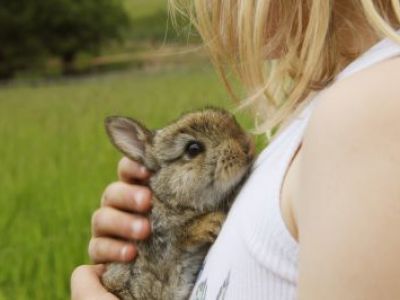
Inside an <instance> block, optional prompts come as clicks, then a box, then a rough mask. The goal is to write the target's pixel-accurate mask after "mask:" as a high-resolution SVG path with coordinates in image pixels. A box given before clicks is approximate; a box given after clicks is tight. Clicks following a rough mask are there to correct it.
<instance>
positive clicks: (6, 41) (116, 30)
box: [0, 0, 129, 78]
mask: <svg viewBox="0 0 400 300" xmlns="http://www.w3.org/2000/svg"><path fill="white" fill-rule="evenodd" d="M128 26H129V16H128V15H127V14H126V12H125V10H124V6H123V3H122V2H121V0H40V1H36V0H0V45H1V48H0V78H1V77H3V78H6V77H10V76H12V75H13V73H14V71H15V70H18V69H22V68H24V67H27V66H31V65H32V63H33V62H38V61H40V58H43V57H44V56H45V55H46V54H50V55H55V56H58V57H60V58H61V59H62V61H63V63H64V71H65V73H68V72H70V71H72V69H73V62H74V59H75V57H76V55H77V54H78V53H79V52H82V51H86V52H98V51H99V50H100V47H101V46H102V45H104V44H105V43H107V42H108V41H110V40H114V39H118V38H121V34H122V30H123V29H124V28H127V27H128Z"/></svg>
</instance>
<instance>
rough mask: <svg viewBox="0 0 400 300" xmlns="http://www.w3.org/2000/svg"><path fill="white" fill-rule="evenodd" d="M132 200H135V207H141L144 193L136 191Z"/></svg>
mask: <svg viewBox="0 0 400 300" xmlns="http://www.w3.org/2000/svg"><path fill="white" fill-rule="evenodd" d="M134 199H135V202H136V205H137V206H139V207H141V206H142V203H143V201H144V193H143V192H141V191H137V192H136V194H135V198H134Z"/></svg>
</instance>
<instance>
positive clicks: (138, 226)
mask: <svg viewBox="0 0 400 300" xmlns="http://www.w3.org/2000/svg"><path fill="white" fill-rule="evenodd" d="M143 227H144V224H143V221H139V220H136V221H134V222H133V223H132V231H133V234H134V235H137V234H141V233H142V231H143Z"/></svg>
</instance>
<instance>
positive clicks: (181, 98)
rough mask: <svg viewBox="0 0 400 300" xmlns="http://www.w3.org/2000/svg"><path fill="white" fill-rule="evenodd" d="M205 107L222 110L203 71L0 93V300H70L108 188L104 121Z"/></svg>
mask: <svg viewBox="0 0 400 300" xmlns="http://www.w3.org/2000/svg"><path fill="white" fill-rule="evenodd" d="M206 104H213V105H222V106H225V107H227V106H228V100H227V96H226V94H225V92H224V91H223V88H222V85H221V84H220V83H219V81H218V80H217V78H216V76H215V75H214V73H213V71H212V69H211V68H210V67H201V68H200V67H198V68H194V67H193V66H192V67H179V68H175V69H170V70H168V69H166V70H161V71H157V72H149V71H147V72H146V71H127V72H122V73H113V74H108V75H102V76H96V77H87V78H84V79H80V80H63V81H59V82H56V83H48V84H37V85H36V86H33V85H32V86H30V85H28V84H26V83H17V84H15V85H13V86H6V87H2V88H0V140H1V141H2V142H1V147H0V166H1V173H0V236H1V237H0V262H1V266H0V299H68V298H69V276H70V273H71V271H72V269H73V268H74V267H75V266H76V265H78V264H82V263H85V262H88V257H87V253H86V248H87V243H88V240H89V235H90V215H91V213H92V212H93V211H94V210H95V208H96V207H97V206H98V204H99V199H100V195H101V193H102V191H103V189H104V188H105V186H106V185H107V184H108V183H110V182H112V181H113V180H115V179H116V164H117V161H118V159H119V158H120V155H119V153H117V151H115V150H114V149H113V147H112V146H111V145H110V143H109V142H108V140H107V138H106V135H105V133H104V128H103V119H104V117H105V116H107V115H114V114H123V115H130V116H134V117H136V118H139V119H141V120H144V121H145V122H146V123H147V124H149V125H150V126H152V127H158V126H161V125H163V124H165V123H166V122H167V121H169V120H171V119H174V118H175V117H176V116H177V115H179V114H180V113H182V112H184V111H187V110H191V109H194V108H197V107H202V106H204V105H206Z"/></svg>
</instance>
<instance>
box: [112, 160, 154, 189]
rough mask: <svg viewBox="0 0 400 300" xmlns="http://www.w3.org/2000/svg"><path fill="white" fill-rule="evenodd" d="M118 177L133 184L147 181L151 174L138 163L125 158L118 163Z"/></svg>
mask: <svg viewBox="0 0 400 300" xmlns="http://www.w3.org/2000/svg"><path fill="white" fill-rule="evenodd" d="M118 177H119V179H120V180H122V181H124V182H127V183H132V182H136V181H138V180H139V181H147V179H149V177H150V172H149V171H148V170H147V169H146V168H145V167H144V166H142V165H141V164H139V163H138V162H135V161H132V160H130V159H129V158H127V157H123V158H122V159H121V160H120V161H119V163H118Z"/></svg>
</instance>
